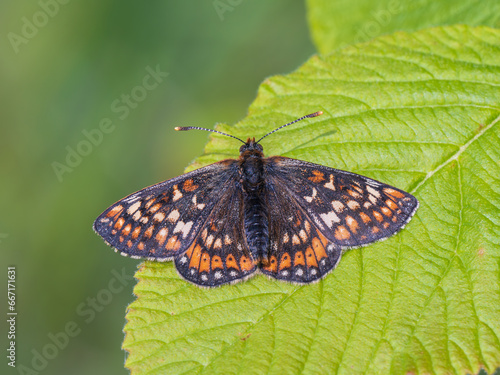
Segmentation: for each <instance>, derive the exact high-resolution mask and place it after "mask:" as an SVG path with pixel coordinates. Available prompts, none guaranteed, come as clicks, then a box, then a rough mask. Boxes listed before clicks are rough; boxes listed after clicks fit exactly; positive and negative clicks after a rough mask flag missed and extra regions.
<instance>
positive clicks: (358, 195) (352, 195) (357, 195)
mask: <svg viewBox="0 0 500 375" xmlns="http://www.w3.org/2000/svg"><path fill="white" fill-rule="evenodd" d="M347 194H349V195H350V196H351V197H353V198H358V199H360V198H363V196H362V195H361V194H359V193H358V192H357V191H353V190H347Z"/></svg>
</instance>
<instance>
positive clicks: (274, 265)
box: [263, 255, 278, 272]
mask: <svg viewBox="0 0 500 375" xmlns="http://www.w3.org/2000/svg"><path fill="white" fill-rule="evenodd" d="M263 268H264V269H265V270H266V271H269V272H276V271H277V270H278V260H277V259H276V257H275V256H274V255H272V256H271V259H270V260H269V263H268V265H267V266H265V267H263Z"/></svg>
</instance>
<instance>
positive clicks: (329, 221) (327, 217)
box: [319, 211, 340, 229]
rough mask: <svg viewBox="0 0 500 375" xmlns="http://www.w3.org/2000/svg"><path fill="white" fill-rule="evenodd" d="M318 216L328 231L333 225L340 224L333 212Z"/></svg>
mask: <svg viewBox="0 0 500 375" xmlns="http://www.w3.org/2000/svg"><path fill="white" fill-rule="evenodd" d="M319 216H320V217H321V218H322V219H323V221H324V222H325V224H326V225H327V226H328V228H330V229H331V228H332V227H333V223H339V222H340V219H339V217H338V216H337V214H335V212H333V211H330V212H328V213H327V214H321V215H319Z"/></svg>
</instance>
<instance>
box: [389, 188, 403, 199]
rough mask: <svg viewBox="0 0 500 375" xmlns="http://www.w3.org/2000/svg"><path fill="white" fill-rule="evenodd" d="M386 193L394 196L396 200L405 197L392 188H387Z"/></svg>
mask: <svg viewBox="0 0 500 375" xmlns="http://www.w3.org/2000/svg"><path fill="white" fill-rule="evenodd" d="M384 193H386V194H389V195H392V196H393V197H395V198H403V197H404V196H405V195H404V194H403V193H401V192H399V191H397V190H394V189H391V188H385V189H384Z"/></svg>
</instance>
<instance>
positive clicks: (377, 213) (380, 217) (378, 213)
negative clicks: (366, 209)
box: [372, 210, 384, 223]
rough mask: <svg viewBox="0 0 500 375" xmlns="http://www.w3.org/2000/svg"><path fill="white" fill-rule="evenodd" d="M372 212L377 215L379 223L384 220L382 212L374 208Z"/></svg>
mask: <svg viewBox="0 0 500 375" xmlns="http://www.w3.org/2000/svg"><path fill="white" fill-rule="evenodd" d="M372 214H373V216H375V219H377V221H378V222H379V223H381V222H382V221H384V217H383V216H382V214H381V213H380V212H378V211H375V210H373V211H372Z"/></svg>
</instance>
